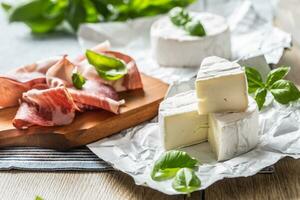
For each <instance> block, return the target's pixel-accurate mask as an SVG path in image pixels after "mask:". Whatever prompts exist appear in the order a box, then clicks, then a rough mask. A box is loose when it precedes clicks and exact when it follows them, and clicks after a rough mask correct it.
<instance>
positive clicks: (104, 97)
mask: <svg viewBox="0 0 300 200" xmlns="http://www.w3.org/2000/svg"><path fill="white" fill-rule="evenodd" d="M68 91H69V92H70V94H71V95H72V97H73V99H74V101H75V103H76V104H77V105H78V107H80V108H81V109H82V110H91V109H95V108H101V109H104V110H107V111H110V112H113V113H116V114H118V113H119V110H120V106H121V105H122V104H124V100H121V101H119V100H118V99H119V97H118V94H117V93H116V91H115V90H114V89H113V88H112V87H110V86H108V85H104V84H102V83H101V82H99V81H95V80H87V81H86V83H85V85H84V87H83V88H82V89H81V90H78V89H75V88H68Z"/></svg>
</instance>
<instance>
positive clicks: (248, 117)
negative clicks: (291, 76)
mask: <svg viewBox="0 0 300 200" xmlns="http://www.w3.org/2000/svg"><path fill="white" fill-rule="evenodd" d="M249 100H250V101H249V106H248V108H247V110H246V111H245V112H240V113H213V114H209V131H208V142H209V144H210V147H211V149H212V150H213V151H214V152H215V154H216V157H217V160H218V161H222V160H227V159H231V158H233V157H235V156H238V155H240V154H242V153H245V152H247V151H249V150H251V149H253V148H254V147H255V146H256V145H257V143H258V133H259V121H258V108H257V104H256V102H255V101H254V100H253V99H252V98H251V97H249Z"/></svg>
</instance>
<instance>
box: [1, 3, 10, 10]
mask: <svg viewBox="0 0 300 200" xmlns="http://www.w3.org/2000/svg"><path fill="white" fill-rule="evenodd" d="M1 6H2V8H3V9H4V10H5V11H6V12H8V11H9V10H10V9H11V8H12V6H11V5H10V4H8V3H4V2H2V3H1Z"/></svg>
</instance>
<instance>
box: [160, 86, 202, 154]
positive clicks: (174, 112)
mask: <svg viewBox="0 0 300 200" xmlns="http://www.w3.org/2000/svg"><path fill="white" fill-rule="evenodd" d="M159 125H160V133H161V137H162V143H163V146H164V148H165V149H166V150H170V149H174V148H179V147H184V146H189V145H193V144H197V143H200V142H203V141H206V140H207V133H208V115H199V114H198V112H197V99H196V94H195V91H188V92H185V93H180V94H178V95H175V96H173V97H170V98H167V99H165V100H164V101H163V102H161V104H160V107H159Z"/></svg>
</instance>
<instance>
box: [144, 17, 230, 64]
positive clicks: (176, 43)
mask: <svg viewBox="0 0 300 200" xmlns="http://www.w3.org/2000/svg"><path fill="white" fill-rule="evenodd" d="M190 14H191V16H192V17H193V18H195V19H199V20H200V22H201V23H202V24H203V27H204V29H205V31H206V36H204V37H198V36H191V35H189V34H188V33H187V32H186V31H185V30H184V29H182V28H179V27H177V26H175V25H174V24H173V23H172V22H171V21H170V19H169V17H162V18H161V19H159V20H158V21H156V22H154V23H153V25H152V27H151V31H150V32H151V33H150V34H151V50H152V54H153V56H154V58H155V59H156V61H157V63H158V64H159V65H160V66H162V67H199V66H200V64H201V62H202V60H203V59H204V58H205V57H207V56H213V55H216V56H220V57H224V58H227V59H230V58H231V42H230V30H229V26H228V25H227V23H226V20H225V19H224V18H223V17H221V16H218V15H215V14H211V13H195V12H191V13H190Z"/></svg>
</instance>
